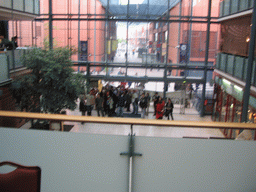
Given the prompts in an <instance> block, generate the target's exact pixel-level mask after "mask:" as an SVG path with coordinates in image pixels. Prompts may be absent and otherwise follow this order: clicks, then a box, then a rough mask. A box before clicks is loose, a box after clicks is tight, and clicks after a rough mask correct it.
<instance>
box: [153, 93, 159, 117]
mask: <svg viewBox="0 0 256 192" xmlns="http://www.w3.org/2000/svg"><path fill="white" fill-rule="evenodd" d="M158 99H159V96H158V92H155V95H154V96H153V98H152V100H153V101H154V116H155V115H156V104H157V103H158Z"/></svg>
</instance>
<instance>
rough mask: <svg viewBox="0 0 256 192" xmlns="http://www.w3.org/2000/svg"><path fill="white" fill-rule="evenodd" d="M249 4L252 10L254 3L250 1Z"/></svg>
mask: <svg viewBox="0 0 256 192" xmlns="http://www.w3.org/2000/svg"><path fill="white" fill-rule="evenodd" d="M249 2H250V8H252V7H253V4H254V1H253V0H250V1H249Z"/></svg>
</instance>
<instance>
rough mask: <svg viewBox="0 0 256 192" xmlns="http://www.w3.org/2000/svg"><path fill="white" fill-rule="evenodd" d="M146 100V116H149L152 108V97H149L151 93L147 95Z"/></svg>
mask: <svg viewBox="0 0 256 192" xmlns="http://www.w3.org/2000/svg"><path fill="white" fill-rule="evenodd" d="M145 98H146V100H147V108H146V115H147V116H148V112H149V107H150V100H151V98H150V96H149V93H147V94H146V96H145Z"/></svg>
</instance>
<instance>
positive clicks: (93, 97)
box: [79, 86, 173, 120]
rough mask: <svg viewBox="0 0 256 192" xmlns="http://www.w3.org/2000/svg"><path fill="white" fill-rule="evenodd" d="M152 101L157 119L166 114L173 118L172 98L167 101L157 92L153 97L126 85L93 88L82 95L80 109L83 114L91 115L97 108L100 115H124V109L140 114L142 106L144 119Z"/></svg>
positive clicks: (168, 117)
mask: <svg viewBox="0 0 256 192" xmlns="http://www.w3.org/2000/svg"><path fill="white" fill-rule="evenodd" d="M151 101H153V105H154V116H155V117H156V119H163V116H166V117H167V119H168V120H169V119H170V116H171V118H172V120H173V115H172V111H173V103H172V101H171V99H168V101H167V102H166V103H165V102H164V100H163V98H162V97H161V96H159V95H158V93H157V92H156V93H155V94H154V96H153V97H152V99H151V97H150V95H149V93H145V92H142V93H141V94H140V93H139V91H138V90H136V89H133V90H132V89H125V88H124V86H119V87H117V88H114V87H113V86H106V87H103V88H102V90H101V91H98V90H97V89H91V90H90V92H89V93H88V94H86V95H82V96H81V97H80V104H79V110H80V111H81V113H82V115H83V116H85V115H87V116H91V115H92V110H93V109H96V111H97V115H98V116H99V117H100V116H102V117H105V116H108V117H114V116H116V117H124V111H126V112H130V114H133V115H138V114H139V108H140V109H141V118H143V119H144V118H145V117H146V116H147V115H148V113H149V107H150V102H151ZM131 105H132V111H131Z"/></svg>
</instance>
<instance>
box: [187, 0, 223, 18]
mask: <svg viewBox="0 0 256 192" xmlns="http://www.w3.org/2000/svg"><path fill="white" fill-rule="evenodd" d="M188 2H189V7H188V14H187V15H191V14H190V13H191V11H192V12H193V16H199V17H206V16H207V15H208V1H202V0H201V1H196V0H193V1H192V0H190V1H188ZM192 2H193V6H192V9H191V6H190V5H191V3H192ZM186 6H187V5H185V1H183V7H186ZM212 8H213V10H212V13H213V15H212V17H218V11H219V10H218V9H219V8H218V6H216V5H214V4H213V3H212ZM185 12H186V11H185ZM185 14H186V13H185Z"/></svg>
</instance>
